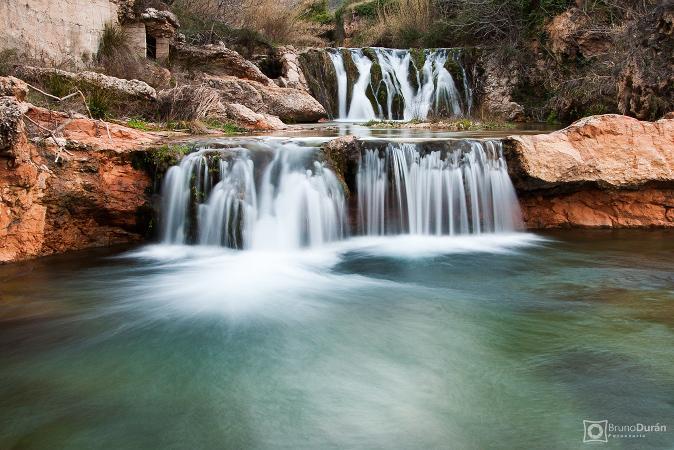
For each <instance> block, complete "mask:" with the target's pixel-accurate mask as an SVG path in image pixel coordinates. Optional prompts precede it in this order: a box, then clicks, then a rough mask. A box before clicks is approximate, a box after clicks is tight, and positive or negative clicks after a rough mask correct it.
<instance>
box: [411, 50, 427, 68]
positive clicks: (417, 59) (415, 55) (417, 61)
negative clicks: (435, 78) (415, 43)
mask: <svg viewBox="0 0 674 450" xmlns="http://www.w3.org/2000/svg"><path fill="white" fill-rule="evenodd" d="M410 56H411V57H412V62H413V63H414V65H415V66H416V68H417V69H418V70H420V69H421V68H422V67H423V66H424V63H425V62H426V53H425V51H424V49H423V48H411V49H410Z"/></svg>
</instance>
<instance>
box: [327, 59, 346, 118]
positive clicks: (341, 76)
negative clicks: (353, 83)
mask: <svg viewBox="0 0 674 450" xmlns="http://www.w3.org/2000/svg"><path fill="white" fill-rule="evenodd" d="M328 54H329V55H330V59H332V65H333V66H334V67H335V74H336V75H337V104H338V105H339V117H346V95H347V92H346V91H347V89H348V79H347V76H346V69H345V68H344V59H343V58H342V54H341V53H340V52H339V51H334V52H329V53H328Z"/></svg>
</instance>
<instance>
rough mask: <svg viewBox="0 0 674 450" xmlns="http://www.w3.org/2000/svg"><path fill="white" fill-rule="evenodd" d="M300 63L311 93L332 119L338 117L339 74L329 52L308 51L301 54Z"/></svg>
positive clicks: (321, 50)
mask: <svg viewBox="0 0 674 450" xmlns="http://www.w3.org/2000/svg"><path fill="white" fill-rule="evenodd" d="M299 63H300V65H301V67H302V73H303V74H304V76H305V79H306V81H307V85H308V87H309V92H311V95H312V96H313V97H314V98H315V99H316V100H318V101H319V102H320V103H321V105H323V106H324V107H325V109H326V111H327V113H328V114H329V115H330V116H331V117H336V116H337V115H338V112H339V111H338V105H337V94H336V92H337V74H336V73H335V67H334V66H333V64H332V60H331V59H330V56H329V55H328V52H327V51H326V50H324V49H308V50H305V51H303V52H302V53H300V55H299Z"/></svg>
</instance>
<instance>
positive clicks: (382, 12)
mask: <svg viewBox="0 0 674 450" xmlns="http://www.w3.org/2000/svg"><path fill="white" fill-rule="evenodd" d="M434 11H435V6H434V2H433V0H398V1H393V2H382V4H381V5H380V6H379V7H377V10H376V18H375V20H374V21H373V22H372V23H371V26H370V27H369V29H368V30H367V31H366V32H365V33H364V35H363V36H362V37H361V38H360V41H361V42H359V43H360V44H362V45H375V44H376V45H387V46H395V47H400V48H406V47H423V46H424V43H423V42H422V41H423V39H424V35H425V33H426V32H427V31H428V30H429V29H430V28H431V26H432V24H433V21H434V17H433V14H434Z"/></svg>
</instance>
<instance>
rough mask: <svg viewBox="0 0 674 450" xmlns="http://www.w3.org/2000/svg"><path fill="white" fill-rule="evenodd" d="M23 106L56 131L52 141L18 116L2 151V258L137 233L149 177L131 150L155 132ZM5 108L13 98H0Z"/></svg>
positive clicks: (141, 231)
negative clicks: (5, 148) (57, 130)
mask: <svg viewBox="0 0 674 450" xmlns="http://www.w3.org/2000/svg"><path fill="white" fill-rule="evenodd" d="M5 98H7V97H5ZM21 106H22V107H23V108H24V112H25V114H26V115H27V116H28V117H30V119H31V120H32V121H34V122H36V123H38V124H40V125H41V126H43V127H45V128H49V129H57V128H58V129H59V130H60V131H59V134H60V137H59V138H58V145H57V143H56V142H54V140H52V139H51V138H45V137H46V136H45V133H44V132H43V130H41V129H39V128H38V127H36V126H35V125H34V124H33V123H32V122H30V121H26V123H24V121H23V120H19V121H16V122H15V129H14V138H13V139H12V140H11V144H10V145H11V146H10V149H9V151H8V152H3V153H0V262H8V261H17V260H21V259H27V258H31V257H35V256H41V255H48V254H52V253H59V252H64V251H70V250H77V249H84V248H90V247H99V246H108V245H112V244H119V243H127V242H134V241H138V240H141V239H142V238H143V237H144V235H145V232H146V229H147V227H146V225H147V224H145V223H143V214H142V213H143V211H147V210H148V209H149V201H150V197H149V195H150V194H149V188H150V185H151V179H150V177H149V175H148V174H147V173H146V172H145V171H144V170H142V169H141V168H137V167H135V166H134V164H133V160H134V154H135V153H136V152H143V151H145V148H146V147H147V146H149V145H151V144H153V143H155V142H157V141H158V140H159V139H160V137H159V136H157V135H153V134H150V133H143V132H140V131H138V130H133V129H129V128H126V127H123V126H119V125H115V124H105V123H103V122H100V121H94V120H91V119H88V118H85V117H84V116H73V117H71V116H69V115H67V114H64V113H57V112H54V111H49V110H45V109H42V108H36V107H33V106H32V105H28V104H23V105H21ZM8 108H10V109H16V105H13V104H11V102H10V104H7V103H2V104H0V117H3V116H5V115H6V114H7V111H6V110H7V109H8ZM29 133H30V136H31V137H35V138H39V139H38V141H36V142H33V141H32V140H30V139H29ZM57 156H58V162H57V161H56V160H57Z"/></svg>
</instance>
